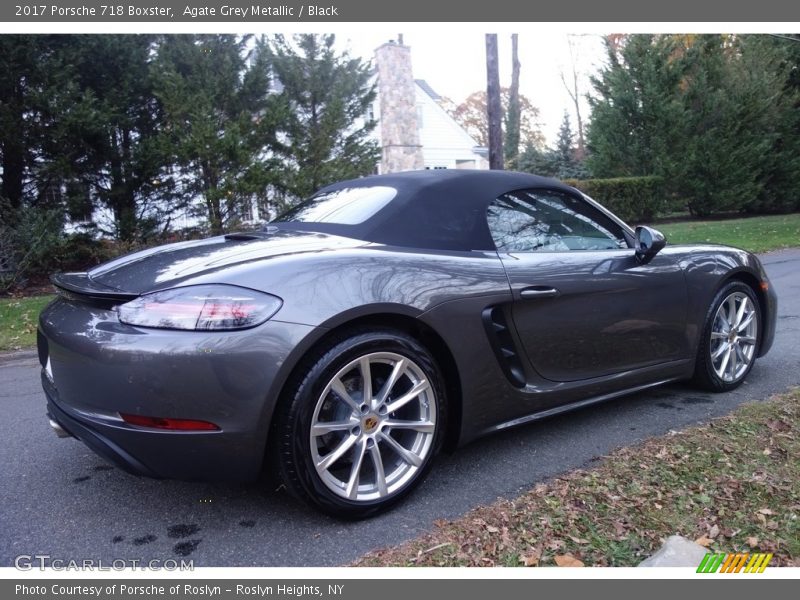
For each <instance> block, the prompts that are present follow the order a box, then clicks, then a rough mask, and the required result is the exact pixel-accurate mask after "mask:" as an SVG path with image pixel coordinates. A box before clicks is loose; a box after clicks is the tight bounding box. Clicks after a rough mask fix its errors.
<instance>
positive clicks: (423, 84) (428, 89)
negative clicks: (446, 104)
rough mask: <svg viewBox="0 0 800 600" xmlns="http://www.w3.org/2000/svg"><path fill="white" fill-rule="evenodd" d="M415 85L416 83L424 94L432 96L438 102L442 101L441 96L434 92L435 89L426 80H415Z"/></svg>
mask: <svg viewBox="0 0 800 600" xmlns="http://www.w3.org/2000/svg"><path fill="white" fill-rule="evenodd" d="M414 83H416V84H417V85H418V86H419V87H420V89H422V91H423V92H425V93H426V94H428V96H430V97H431V98H433V99H434V100H436V101H437V102H438V101H439V100H441V99H442V97H441V96H440V95H439V94H437V93H436V92H435V91H433V88H432V87H431V86H430V84H429V83H428V82H427V81H425V80H424V79H415V80H414Z"/></svg>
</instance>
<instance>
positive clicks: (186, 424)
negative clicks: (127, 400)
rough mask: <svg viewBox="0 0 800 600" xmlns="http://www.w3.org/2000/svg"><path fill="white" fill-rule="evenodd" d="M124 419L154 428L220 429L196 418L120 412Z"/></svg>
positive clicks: (132, 423) (133, 423) (140, 425)
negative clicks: (146, 415)
mask: <svg viewBox="0 0 800 600" xmlns="http://www.w3.org/2000/svg"><path fill="white" fill-rule="evenodd" d="M119 416H120V417H122V419H123V421H125V422H126V423H129V424H130V425H138V426H139V427H150V428H152V429H169V430H172V431H219V427H218V426H217V425H215V424H214V423H209V422H208V421H196V420H194V419H167V418H163V417H143V416H141V415H127V414H123V413H120V415H119Z"/></svg>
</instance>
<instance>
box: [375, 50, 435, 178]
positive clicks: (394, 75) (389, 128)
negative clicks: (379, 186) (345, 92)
mask: <svg viewBox="0 0 800 600" xmlns="http://www.w3.org/2000/svg"><path fill="white" fill-rule="evenodd" d="M398 40H399V41H397V42H395V41H394V40H392V41H390V42H388V43H386V44H383V45H382V46H380V47H379V48H378V49H377V50H375V67H376V70H377V74H378V96H379V97H380V125H379V126H380V130H381V149H382V156H381V172H382V173H396V172H397V171H411V170H415V169H422V168H423V167H424V165H425V163H424V161H423V158H422V145H421V144H420V141H419V128H418V127H419V126H418V123H417V99H416V87H415V84H414V76H413V74H412V71H411V48H409V47H408V46H405V45H403V36H402V35H400V36H399V38H398Z"/></svg>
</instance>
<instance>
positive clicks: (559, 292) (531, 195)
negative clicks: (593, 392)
mask: <svg viewBox="0 0 800 600" xmlns="http://www.w3.org/2000/svg"><path fill="white" fill-rule="evenodd" d="M487 219H488V224H489V229H490V231H491V233H492V237H493V239H494V241H495V245H496V246H497V250H498V254H499V256H500V259H501V260H502V262H503V265H504V267H505V269H506V273H507V275H508V279H509V283H510V284H511V290H512V294H513V301H512V302H513V304H512V309H511V313H512V319H513V322H514V325H515V327H516V331H517V333H518V336H519V340H520V342H521V344H522V346H523V348H524V350H525V353H526V354H527V358H528V360H529V362H530V365H531V366H532V367H533V369H534V370H535V371H536V372H537V373H538V374H539V375H541V376H542V377H544V378H546V379H549V380H552V381H561V382H566V381H577V380H584V379H591V378H594V377H603V376H609V375H613V374H615V373H621V372H624V371H629V370H632V369H638V368H643V367H648V366H651V365H657V364H660V363H666V362H669V361H673V360H679V359H685V358H687V356H688V354H689V344H688V337H687V335H686V310H687V290H686V284H685V279H684V276H683V272H682V270H681V268H680V266H679V265H678V264H676V262H675V261H674V260H672V259H671V258H670V257H669V256H667V255H666V254H660V255H656V256H655V257H654V258H653V259H652V260H651V261H650V262H648V263H646V264H642V263H640V262H639V261H638V260H637V259H636V257H635V255H634V251H633V248H632V247H631V245H632V238H631V236H630V233H629V232H628V233H627V234H626V232H625V230H624V228H623V227H622V226H621V225H620V224H619V223H617V222H616V221H615V220H613V219H612V218H610V217H609V216H608V215H606V214H604V213H603V212H602V211H600V210H598V209H597V208H596V207H594V206H592V205H591V204H590V203H589V202H587V201H586V200H585V199H584V198H582V197H580V196H578V195H572V194H570V193H567V192H564V191H561V190H548V189H532V190H524V191H519V192H514V193H510V194H504V195H503V196H501V197H499V198H497V199H495V200H494V201H493V202H492V203H491V204H490V206H489V209H488V213H487ZM626 236H627V237H626Z"/></svg>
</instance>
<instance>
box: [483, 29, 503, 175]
mask: <svg viewBox="0 0 800 600" xmlns="http://www.w3.org/2000/svg"><path fill="white" fill-rule="evenodd" d="M486 111H487V117H488V121H489V168H490V169H496V170H500V171H502V170H503V126H502V111H503V109H502V107H501V104H500V71H499V67H498V57H497V34H496V33H487V34H486Z"/></svg>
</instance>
